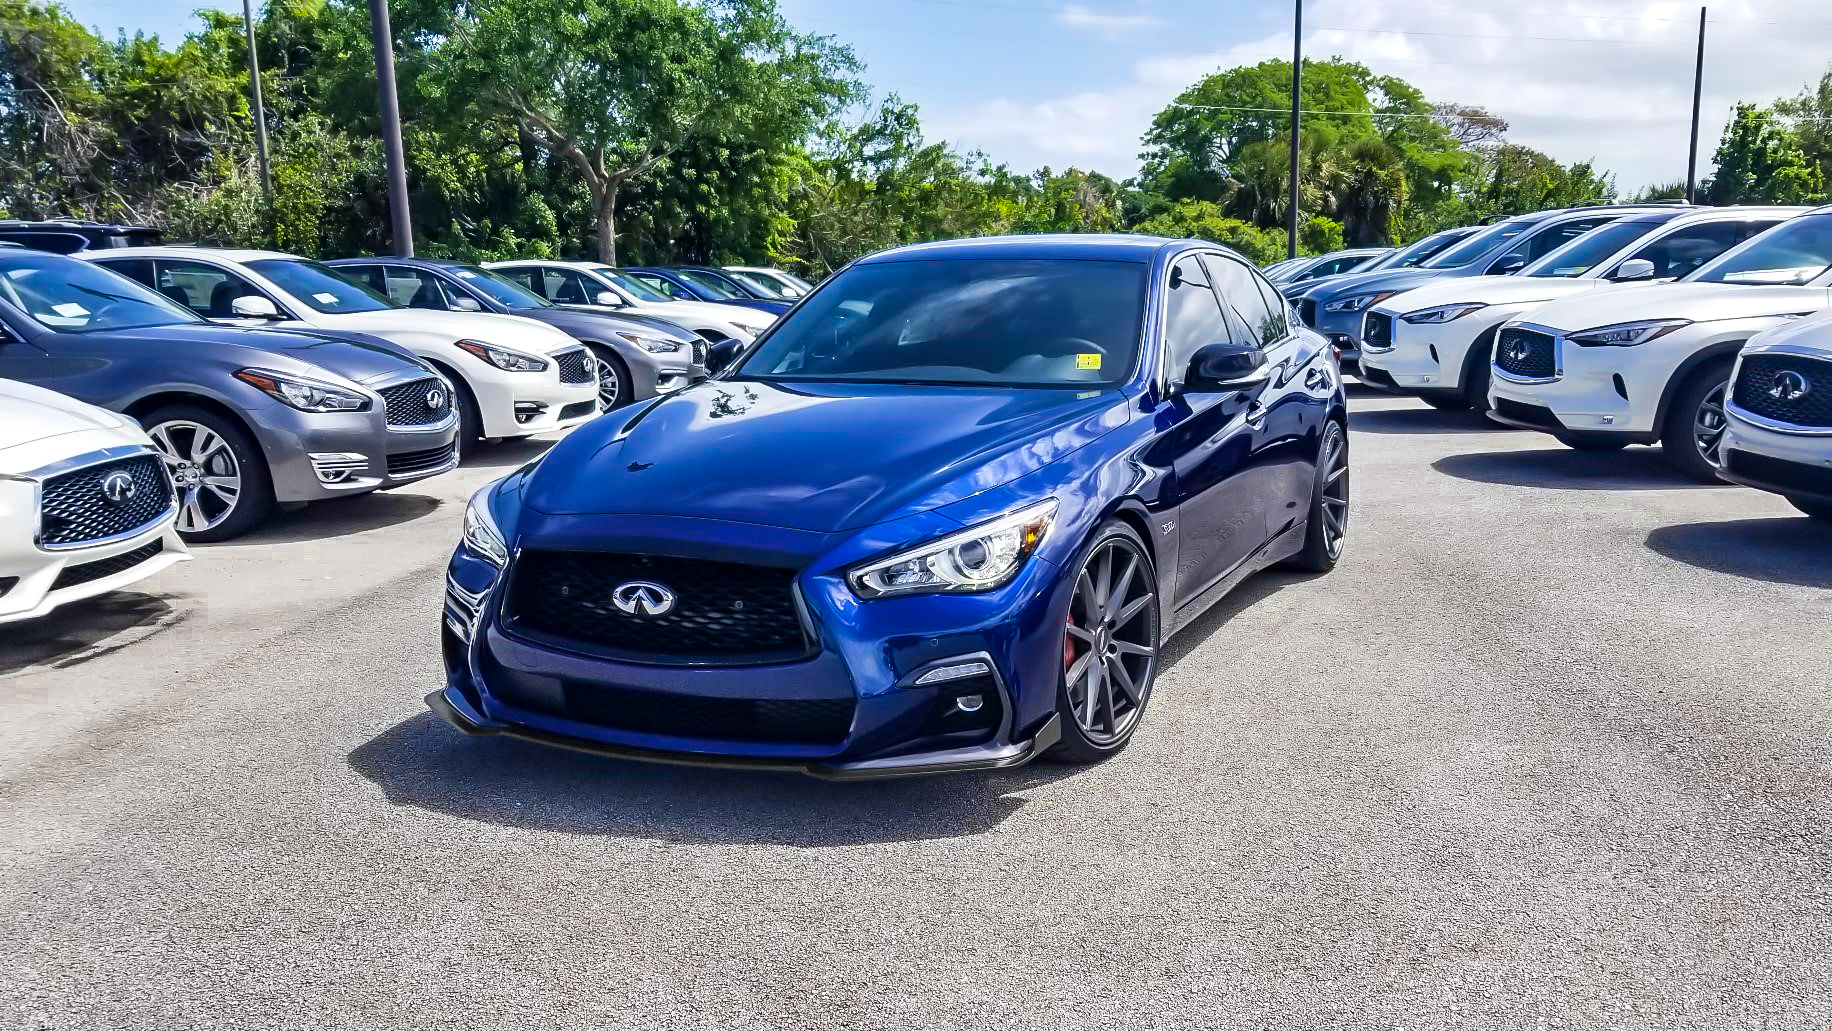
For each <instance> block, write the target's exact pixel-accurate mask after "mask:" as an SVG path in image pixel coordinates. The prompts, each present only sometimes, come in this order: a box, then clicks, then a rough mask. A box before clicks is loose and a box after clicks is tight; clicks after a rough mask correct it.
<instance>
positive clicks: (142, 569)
mask: <svg viewBox="0 0 1832 1031" xmlns="http://www.w3.org/2000/svg"><path fill="white" fill-rule="evenodd" d="M21 525H22V526H23V525H24V524H21ZM190 559H191V552H190V550H189V549H187V548H186V547H185V544H184V541H182V540H180V539H179V536H178V532H177V530H175V529H173V525H172V519H171V518H170V517H167V518H166V519H164V520H163V521H161V522H160V523H158V524H156V525H154V526H151V527H149V528H147V529H146V530H145V531H144V532H142V533H139V534H136V535H134V536H133V537H131V538H129V539H127V540H121V541H115V542H113V543H111V544H107V545H103V546H100V547H94V548H74V549H71V550H69V551H57V552H45V551H40V550H38V549H37V548H35V547H32V546H31V544H30V542H29V541H25V542H10V543H7V542H0V623H12V622H16V621H19V620H24V619H35V618H37V617H39V616H43V615H47V614H49V613H50V612H51V611H52V610H53V609H56V608H58V607H59V606H62V605H68V604H70V603H71V602H74V601H81V600H82V599H84V598H93V597H95V596H97V595H101V594H109V593H112V592H114V591H119V590H123V589H125V588H127V587H131V586H133V585H134V584H136V583H139V582H140V581H142V580H144V579H146V578H147V577H149V576H152V575H153V574H155V573H159V572H161V571H163V570H166V569H169V568H171V567H172V566H175V565H177V564H178V563H180V562H188V561H190ZM98 574H102V575H98Z"/></svg>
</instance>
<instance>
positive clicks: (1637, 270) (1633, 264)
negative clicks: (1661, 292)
mask: <svg viewBox="0 0 1832 1031" xmlns="http://www.w3.org/2000/svg"><path fill="white" fill-rule="evenodd" d="M1609 278H1611V279H1613V280H1615V281H1616V282H1618V283H1626V282H1628V281H1630V280H1634V279H1653V278H1654V263H1653V262H1651V261H1649V260H1647V259H1646V258H1630V259H1628V260H1627V261H1625V262H1623V263H1622V264H1620V265H1617V266H1616V271H1615V272H1613V273H1611V274H1610V277H1609Z"/></svg>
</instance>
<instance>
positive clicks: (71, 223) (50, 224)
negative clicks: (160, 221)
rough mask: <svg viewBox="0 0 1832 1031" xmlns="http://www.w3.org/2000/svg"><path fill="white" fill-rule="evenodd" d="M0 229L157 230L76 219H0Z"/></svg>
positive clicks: (102, 231)
mask: <svg viewBox="0 0 1832 1031" xmlns="http://www.w3.org/2000/svg"><path fill="white" fill-rule="evenodd" d="M0 229H86V230H88V231H90V232H101V233H114V234H119V235H123V236H125V235H128V234H130V233H147V234H157V233H158V232H159V230H157V229H154V228H153V227H152V226H141V225H133V224H130V223H126V222H90V221H86V220H84V219H78V218H45V219H31V218H0Z"/></svg>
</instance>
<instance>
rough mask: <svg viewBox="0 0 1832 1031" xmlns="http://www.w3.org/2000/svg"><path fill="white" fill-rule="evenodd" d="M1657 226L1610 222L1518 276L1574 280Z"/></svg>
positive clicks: (1658, 225)
mask: <svg viewBox="0 0 1832 1031" xmlns="http://www.w3.org/2000/svg"><path fill="white" fill-rule="evenodd" d="M1660 225H1661V224H1653V225H1650V224H1649V223H1646V222H1612V223H1610V224H1609V225H1606V226H1602V227H1600V228H1597V229H1592V230H1591V231H1590V232H1588V233H1585V234H1584V235H1583V236H1580V237H1578V238H1577V239H1575V240H1573V241H1571V242H1570V243H1568V244H1566V245H1565V246H1563V247H1560V248H1559V249H1558V250H1556V251H1553V252H1551V253H1550V254H1547V255H1546V256H1545V257H1543V258H1541V259H1539V260H1538V261H1536V262H1534V263H1533V264H1531V265H1528V266H1527V267H1526V268H1523V269H1521V270H1520V273H1519V274H1520V275H1523V276H1533V277H1536V278H1539V279H1570V278H1572V277H1573V276H1581V275H1583V274H1584V273H1586V272H1588V271H1590V270H1591V269H1593V268H1595V267H1596V266H1597V263H1598V262H1600V261H1602V260H1603V259H1605V258H1607V257H1609V256H1610V255H1612V254H1614V253H1616V252H1617V251H1619V250H1621V249H1622V248H1624V247H1627V246H1628V245H1629V244H1631V243H1634V242H1635V241H1636V240H1639V239H1641V238H1642V237H1644V236H1646V235H1648V234H1649V233H1651V232H1653V231H1654V230H1656V229H1658V228H1660Z"/></svg>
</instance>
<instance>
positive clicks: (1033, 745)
mask: <svg viewBox="0 0 1832 1031" xmlns="http://www.w3.org/2000/svg"><path fill="white" fill-rule="evenodd" d="M426 707H427V708H429V709H431V710H432V711H433V712H434V714H436V715H437V716H438V717H439V718H440V719H442V720H444V721H445V722H447V723H449V724H451V725H452V726H453V727H455V728H457V729H458V731H459V732H460V733H463V734H467V735H470V736H472V737H488V736H490V735H493V734H502V735H506V736H508V737H516V738H521V739H522V740H524V741H533V742H535V743H537V744H543V745H552V746H555V747H558V748H570V749H572V750H574V751H578V752H590V753H592V754H593V755H603V756H609V757H611V758H614V759H633V760H636V761H638V762H653V763H669V764H672V765H676V766H710V767H714V768H719V769H728V770H768V771H772V772H777V773H805V774H807V775H808V776H810V777H818V778H820V779H822V780H885V779H888V778H891V777H921V776H927V775H929V774H933V773H967V772H971V771H974V770H1005V769H1011V768H1012V767H1015V766H1023V765H1024V764H1025V763H1028V762H1030V761H1031V760H1032V759H1035V758H1036V757H1037V756H1039V755H1041V754H1042V753H1043V752H1045V751H1046V750H1048V749H1049V748H1050V746H1052V745H1054V744H1055V743H1056V742H1057V741H1059V740H1061V739H1062V717H1061V715H1060V714H1056V713H1052V714H1051V715H1050V718H1049V720H1048V721H1047V722H1045V723H1044V725H1043V728H1042V729H1041V730H1039V731H1037V734H1036V736H1035V737H1033V738H1031V739H1030V740H1029V741H1026V742H1022V743H1019V744H1011V745H996V744H994V745H984V746H981V747H977V748H962V749H956V750H953V751H948V752H930V753H927V754H923V755H909V756H898V757H896V758H892V759H868V760H865V761H862V762H856V763H817V762H804V761H801V760H796V759H754V758H749V757H745V756H727V755H697V754H691V753H686V752H664V751H659V750H656V749H652V748H632V747H629V746H626V745H608V744H604V743H602V742H598V741H588V740H585V739H584V738H576V737H568V736H567V735H565V734H553V733H549V732H547V731H544V730H535V729H534V728H532V727H520V726H516V725H514V724H510V723H503V722H500V721H498V720H493V719H491V718H489V717H488V716H485V715H483V714H482V713H480V712H478V711H477V710H476V709H474V708H472V706H471V704H470V702H469V701H468V700H467V699H465V697H464V696H463V695H461V694H458V693H457V692H456V691H455V690H454V689H452V688H450V687H446V688H441V689H440V690H437V691H434V692H432V693H431V694H429V695H427V696H426Z"/></svg>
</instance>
